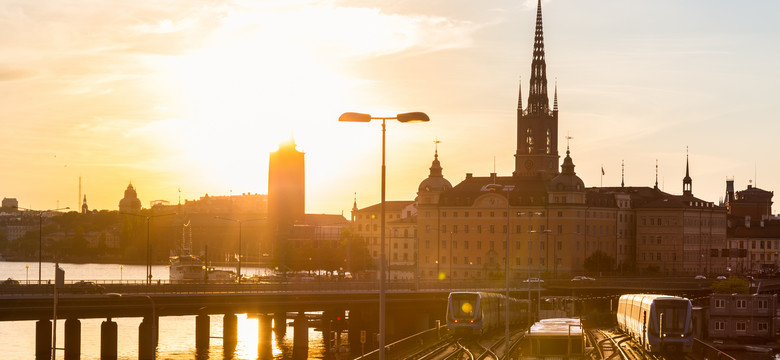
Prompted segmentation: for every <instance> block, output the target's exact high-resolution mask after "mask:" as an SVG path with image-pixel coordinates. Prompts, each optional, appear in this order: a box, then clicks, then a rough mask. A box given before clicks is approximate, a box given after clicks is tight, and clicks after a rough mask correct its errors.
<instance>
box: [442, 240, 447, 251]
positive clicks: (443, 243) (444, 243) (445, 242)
mask: <svg viewBox="0 0 780 360" xmlns="http://www.w3.org/2000/svg"><path fill="white" fill-rule="evenodd" d="M441 248H442V249H446V248H447V240H442V241H441Z"/></svg>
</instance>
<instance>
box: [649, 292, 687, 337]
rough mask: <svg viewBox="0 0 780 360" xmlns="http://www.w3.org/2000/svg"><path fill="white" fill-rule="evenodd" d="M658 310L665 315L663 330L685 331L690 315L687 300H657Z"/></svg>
mask: <svg viewBox="0 0 780 360" xmlns="http://www.w3.org/2000/svg"><path fill="white" fill-rule="evenodd" d="M656 312H657V313H658V314H659V316H661V315H663V331H664V332H667V331H674V332H680V331H685V320H686V319H687V316H688V302H687V301H675V300H672V301H666V300H656Z"/></svg>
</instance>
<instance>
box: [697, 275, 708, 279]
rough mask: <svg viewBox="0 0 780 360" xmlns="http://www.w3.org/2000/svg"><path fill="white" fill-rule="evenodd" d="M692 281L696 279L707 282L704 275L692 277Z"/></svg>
mask: <svg viewBox="0 0 780 360" xmlns="http://www.w3.org/2000/svg"><path fill="white" fill-rule="evenodd" d="M694 279H696V280H707V277H706V276H704V275H696V276H695V277H694Z"/></svg>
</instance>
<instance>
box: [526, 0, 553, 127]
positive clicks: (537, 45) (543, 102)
mask: <svg viewBox="0 0 780 360" xmlns="http://www.w3.org/2000/svg"><path fill="white" fill-rule="evenodd" d="M530 88H531V89H530V90H529V94H528V112H529V113H531V114H538V113H545V112H547V111H548V110H549V108H550V100H549V98H548V97H547V64H546V63H545V61H544V33H543V29H542V0H539V2H538V3H537V7H536V34H535V35H534V53H533V61H531V86H530Z"/></svg>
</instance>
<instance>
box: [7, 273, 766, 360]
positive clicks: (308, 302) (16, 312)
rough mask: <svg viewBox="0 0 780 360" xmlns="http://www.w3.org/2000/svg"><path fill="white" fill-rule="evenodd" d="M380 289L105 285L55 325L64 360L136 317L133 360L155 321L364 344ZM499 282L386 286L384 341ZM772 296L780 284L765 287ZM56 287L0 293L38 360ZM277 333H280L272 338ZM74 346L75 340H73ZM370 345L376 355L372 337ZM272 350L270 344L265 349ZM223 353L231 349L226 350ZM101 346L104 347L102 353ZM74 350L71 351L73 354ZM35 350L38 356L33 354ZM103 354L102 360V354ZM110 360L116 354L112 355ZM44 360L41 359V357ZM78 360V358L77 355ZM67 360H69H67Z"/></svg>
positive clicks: (523, 287)
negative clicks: (89, 323) (25, 323)
mask: <svg viewBox="0 0 780 360" xmlns="http://www.w3.org/2000/svg"><path fill="white" fill-rule="evenodd" d="M377 285H378V284H377V283H376V282H360V281H352V280H346V281H345V280H341V281H336V280H333V281H328V280H323V281H297V282H272V283H249V284H246V283H242V284H172V283H169V282H159V283H152V284H150V285H147V284H146V283H144V282H138V283H135V282H105V283H103V284H102V286H103V287H104V289H103V293H99V294H73V293H70V292H69V291H67V289H65V291H63V292H62V293H60V294H58V296H57V301H56V302H57V310H56V317H57V318H59V319H66V323H65V328H66V333H65V338H66V340H65V344H66V346H65V352H66V358H78V352H79V351H78V350H77V349H78V347H79V346H80V340H79V339H77V338H78V336H79V334H80V323H79V319H87V318H104V319H106V321H105V322H104V323H103V327H104V328H105V329H104V328H103V327H102V328H101V344H105V347H106V348H107V349H109V351H110V350H111V349H112V348H113V349H116V336H117V334H116V323H115V322H113V321H112V320H111V318H120V317H142V318H143V319H144V320H143V322H142V323H141V325H140V326H139V358H141V359H144V358H153V357H154V348H155V345H156V332H157V330H156V324H157V318H158V317H160V316H177V315H195V316H196V344H201V345H202V344H204V343H205V344H208V338H209V333H208V331H209V325H208V315H214V314H221V315H223V316H224V319H225V321H224V324H225V326H224V331H225V333H224V334H223V338H224V339H225V344H230V343H231V342H233V343H235V339H236V331H237V330H236V325H235V324H236V322H235V314H243V313H247V314H257V315H258V316H259V318H260V321H259V323H260V325H259V326H260V327H261V331H260V333H261V334H268V335H267V336H268V337H269V340H270V331H269V329H270V328H271V320H272V319H273V320H275V323H276V324H285V326H286V320H287V314H288V313H295V314H297V315H295V316H294V317H295V337H294V339H295V340H294V342H295V344H296V346H298V344H300V345H301V346H307V344H308V338H307V336H308V335H301V336H303V337H299V335H298V334H299V332H300V333H301V334H307V332H308V330H307V329H308V326H309V321H308V319H306V318H305V315H304V313H305V312H314V311H317V312H322V314H323V315H322V316H323V319H322V320H323V321H322V322H321V324H320V325H321V326H322V330H323V331H324V332H329V331H330V328H329V326H330V320H333V319H335V317H336V316H338V314H343V313H344V312H345V311H348V312H349V321H348V323H347V327H348V333H349V337H350V342H351V343H353V344H357V343H359V342H360V339H359V336H360V332H361V331H366V332H368V333H369V334H375V333H376V332H377V329H378V294H377V292H378V290H377ZM710 285H711V283H710V282H707V281H692V279H687V278H685V279H683V278H679V279H674V278H654V279H651V278H645V279H636V278H631V279H629V278H615V279H599V280H595V281H590V280H589V281H570V280H557V281H547V282H545V283H523V282H520V281H517V282H514V283H513V287H512V288H511V289H510V292H511V294H512V296H514V297H518V298H526V297H528V298H530V299H532V301H535V302H536V303H537V304H538V302H539V299H540V298H541V296H542V295H544V296H550V295H562V296H570V297H574V298H578V299H580V300H579V301H578V303H579V304H578V305H577V307H576V310H575V311H576V312H577V313H579V314H585V313H587V312H589V311H591V310H593V309H603V310H607V309H609V304H610V299H612V298H614V297H615V296H616V295H620V294H623V293H627V292H665V293H669V294H672V295H683V296H687V297H691V298H694V297H706V296H707V295H708V294H709V292H710V290H709V287H710ZM503 286H504V282H503V281H501V280H498V281H495V282H489V281H475V282H468V281H458V282H452V283H450V282H449V281H437V282H389V283H388V284H387V295H386V299H387V319H388V323H387V324H386V329H387V332H386V337H387V339H388V341H393V340H397V339H400V338H403V337H405V336H408V335H410V334H413V333H417V332H420V331H423V330H426V329H430V328H433V327H434V326H435V321H436V319H443V318H444V312H445V304H446V302H447V296H448V295H449V292H450V291H458V290H465V291H500V292H503V291H505V288H504V287H503ZM761 288H762V290H769V291H777V289H778V288H780V281H777V282H771V283H768V284H765V285H762V286H761ZM53 294H54V286H53V285H50V284H42V285H37V284H36V285H15V286H0V319H2V321H16V320H34V321H37V323H36V349H37V350H36V357H38V358H48V357H49V356H50V352H49V351H50V350H49V346H50V344H51V326H52V325H51V324H52V323H51V320H52V319H53V318H54V316H55V315H54V314H55V312H54V303H55V301H54V296H53ZM276 330H277V331H284V330H282V329H279V328H277V329H276ZM74 339H75V340H74ZM369 339H370V340H369V341H368V343H367V344H366V345H367V347H368V348H369V349H371V348H375V347H376V346H377V344H376V343H375V338H374V336H369ZM269 343H270V341H269ZM228 346H229V345H228ZM102 348H103V346H102V345H101V349H102ZM69 349H70V351H69ZM38 350H40V351H38ZM101 351H102V350H101ZM114 351H115V350H114ZM39 353H40V356H39ZM74 354H76V355H74ZM68 355H70V356H68Z"/></svg>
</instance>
